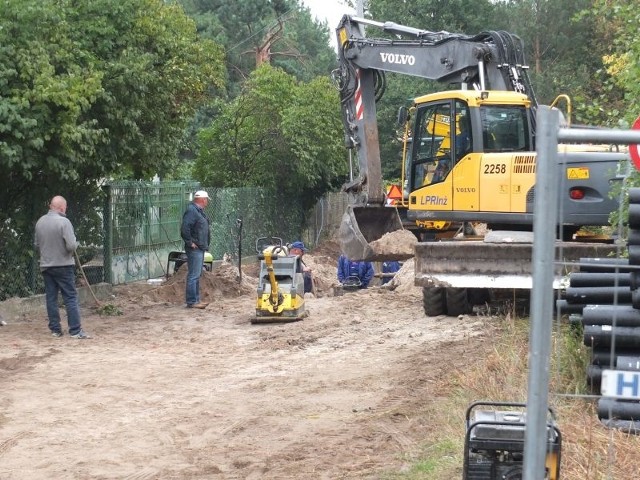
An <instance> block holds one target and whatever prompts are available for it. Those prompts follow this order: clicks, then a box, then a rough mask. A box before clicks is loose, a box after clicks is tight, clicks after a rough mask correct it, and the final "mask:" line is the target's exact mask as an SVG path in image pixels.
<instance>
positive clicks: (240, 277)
mask: <svg viewBox="0 0 640 480" xmlns="http://www.w3.org/2000/svg"><path fill="white" fill-rule="evenodd" d="M236 226H237V227H238V283H242V219H241V218H238V219H237V220H236Z"/></svg>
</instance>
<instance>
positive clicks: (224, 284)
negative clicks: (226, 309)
mask: <svg viewBox="0 0 640 480" xmlns="http://www.w3.org/2000/svg"><path fill="white" fill-rule="evenodd" d="M243 273H244V271H243ZM186 280H187V269H186V268H181V269H180V270H178V272H177V273H176V274H175V275H173V276H172V277H169V279H168V280H167V282H166V283H165V284H164V285H162V286H160V287H157V288H154V289H153V290H151V291H149V292H148V293H147V296H148V297H149V298H150V299H152V300H155V301H156V302H165V303H171V304H180V303H184V299H185V288H186ZM257 286H258V280H257V278H256V277H252V276H249V275H242V279H240V278H239V275H238V269H237V268H236V267H235V266H234V265H231V264H229V263H223V264H222V265H220V266H219V267H217V268H215V269H214V270H213V271H212V272H207V271H203V272H202V276H201V277H200V299H201V300H202V301H203V302H212V301H214V300H219V299H222V298H235V297H241V296H243V295H253V294H255V291H256V288H257Z"/></svg>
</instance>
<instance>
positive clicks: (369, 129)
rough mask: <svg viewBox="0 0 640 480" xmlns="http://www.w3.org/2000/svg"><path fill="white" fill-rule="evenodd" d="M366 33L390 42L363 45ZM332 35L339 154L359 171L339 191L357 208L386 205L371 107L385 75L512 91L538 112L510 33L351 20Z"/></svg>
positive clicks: (517, 40)
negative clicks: (344, 151)
mask: <svg viewBox="0 0 640 480" xmlns="http://www.w3.org/2000/svg"><path fill="white" fill-rule="evenodd" d="M364 27H375V28H378V29H380V30H381V31H383V32H386V33H388V34H391V35H392V36H395V37H396V38H391V39H389V38H373V37H366V36H365V35H364V33H363V32H364ZM336 33H337V37H338V45H339V60H340V68H339V69H338V70H336V71H335V72H334V74H333V78H334V81H335V83H336V85H337V87H338V90H339V92H340V100H341V103H342V119H343V123H344V129H345V146H346V147H347V148H349V149H354V150H355V151H356V153H357V157H358V166H359V177H358V178H356V179H352V180H351V182H350V183H348V184H346V185H345V186H344V190H345V191H347V192H350V193H352V194H356V195H359V198H358V197H356V198H357V201H356V202H355V203H356V204H360V205H383V204H384V193H383V188H382V175H381V161H380V146H379V138H378V126H377V119H376V101H377V100H379V99H380V98H381V96H382V95H383V93H384V90H385V88H386V79H385V73H386V72H394V73H400V74H404V75H412V76H416V77H420V78H426V79H429V80H435V81H439V82H442V83H447V84H451V83H458V84H462V85H464V86H465V88H468V87H471V88H474V89H476V90H506V91H515V92H519V93H524V94H526V95H527V96H528V97H529V98H530V100H531V102H532V105H533V106H535V105H536V99H535V95H534V92H533V89H532V88H531V84H530V82H529V78H528V75H527V66H526V63H525V60H524V52H523V45H522V41H521V39H520V38H519V37H518V36H516V35H513V34H511V33H508V32H502V31H493V32H483V33H480V34H478V35H474V36H469V35H462V34H455V33H449V32H431V31H429V30H420V29H416V28H413V27H407V26H404V25H399V24H396V23H393V22H384V23H383V22H377V21H373V20H368V19H364V18H359V17H354V16H349V15H345V16H344V17H342V20H341V21H340V24H339V25H338V28H337V30H336ZM532 124H533V123H532Z"/></svg>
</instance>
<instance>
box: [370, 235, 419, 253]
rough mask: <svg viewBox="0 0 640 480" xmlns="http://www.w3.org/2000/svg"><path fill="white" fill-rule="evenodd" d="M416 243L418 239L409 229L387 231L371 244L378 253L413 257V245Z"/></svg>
mask: <svg viewBox="0 0 640 480" xmlns="http://www.w3.org/2000/svg"><path fill="white" fill-rule="evenodd" d="M416 243H418V239H417V238H416V236H415V235H414V234H413V233H411V232H410V231H409V230H396V231H393V232H388V233H385V234H384V235H383V236H382V237H380V238H379V239H378V240H376V241H374V242H371V244H370V245H371V248H372V249H373V251H374V252H376V253H378V254H385V255H407V256H410V257H413V247H414V245H415V244H416ZM405 258H406V257H405Z"/></svg>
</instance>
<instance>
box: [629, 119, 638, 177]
mask: <svg viewBox="0 0 640 480" xmlns="http://www.w3.org/2000/svg"><path fill="white" fill-rule="evenodd" d="M631 128H632V129H633V130H640V117H638V118H636V121H635V122H633V126H632V127H631ZM638 147H639V145H638V144H637V143H632V144H631V145H629V155H631V161H632V162H633V165H634V166H635V167H636V170H640V148H638Z"/></svg>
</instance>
